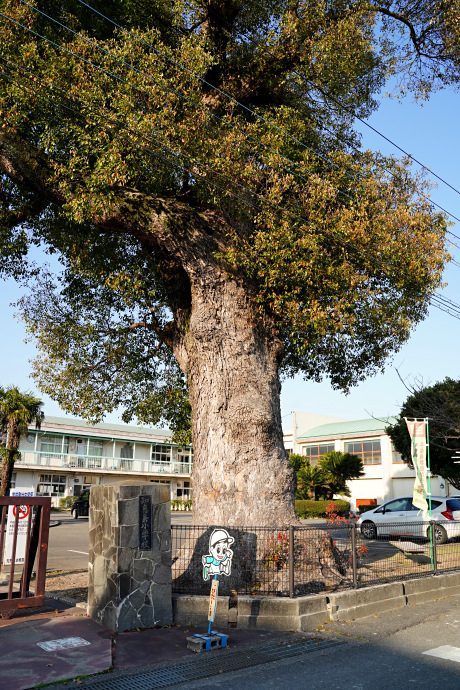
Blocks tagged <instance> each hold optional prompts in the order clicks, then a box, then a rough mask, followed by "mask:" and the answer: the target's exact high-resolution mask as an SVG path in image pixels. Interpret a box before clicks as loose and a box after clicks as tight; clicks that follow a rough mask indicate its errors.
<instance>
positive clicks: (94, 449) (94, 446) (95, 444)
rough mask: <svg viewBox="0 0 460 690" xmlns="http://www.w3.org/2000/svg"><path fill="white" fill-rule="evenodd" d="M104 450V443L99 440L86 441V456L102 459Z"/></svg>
mask: <svg viewBox="0 0 460 690" xmlns="http://www.w3.org/2000/svg"><path fill="white" fill-rule="evenodd" d="M103 450H104V441H100V440H99V439H95V438H90V439H88V455H89V456H90V457H92V458H102V455H103Z"/></svg>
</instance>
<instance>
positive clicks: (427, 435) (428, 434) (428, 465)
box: [425, 417, 434, 570]
mask: <svg viewBox="0 0 460 690" xmlns="http://www.w3.org/2000/svg"><path fill="white" fill-rule="evenodd" d="M428 421H429V420H428V417H427V418H426V420H425V422H426V469H427V474H428V514H429V516H430V555H431V570H434V544H433V539H434V528H433V525H432V524H431V466H430V432H429V430H428Z"/></svg>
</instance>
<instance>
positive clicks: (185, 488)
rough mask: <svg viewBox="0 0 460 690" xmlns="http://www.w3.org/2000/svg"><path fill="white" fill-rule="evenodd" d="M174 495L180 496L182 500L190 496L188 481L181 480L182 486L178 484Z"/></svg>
mask: <svg viewBox="0 0 460 690" xmlns="http://www.w3.org/2000/svg"><path fill="white" fill-rule="evenodd" d="M176 496H177V498H182V499H183V500H186V499H188V498H191V488H190V482H182V486H179V484H178V488H177V491H176Z"/></svg>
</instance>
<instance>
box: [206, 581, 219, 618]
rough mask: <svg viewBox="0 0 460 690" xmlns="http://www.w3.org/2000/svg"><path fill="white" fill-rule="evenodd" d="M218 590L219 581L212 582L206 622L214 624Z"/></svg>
mask: <svg viewBox="0 0 460 690" xmlns="http://www.w3.org/2000/svg"><path fill="white" fill-rule="evenodd" d="M218 590H219V580H213V581H212V584H211V596H210V597H209V611H208V621H211V622H212V623H214V618H215V617H216V608H217V592H218Z"/></svg>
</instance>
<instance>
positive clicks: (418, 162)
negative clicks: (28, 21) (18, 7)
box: [21, 0, 460, 240]
mask: <svg viewBox="0 0 460 690" xmlns="http://www.w3.org/2000/svg"><path fill="white" fill-rule="evenodd" d="M21 2H23V3H24V4H28V3H27V2H25V0H21ZM78 2H79V3H80V4H81V5H84V6H85V7H87V8H88V9H89V10H91V11H92V12H94V13H95V14H98V15H99V16H100V17H102V18H103V19H104V20H105V21H107V22H109V23H110V24H112V26H115V27H116V28H117V29H120V30H121V31H123V32H124V33H125V34H127V35H129V36H131V37H132V38H134V39H135V40H136V41H138V42H139V43H142V44H143V45H145V46H147V47H148V48H150V49H151V50H153V51H154V52H155V53H156V54H157V55H159V56H161V57H162V58H164V59H165V60H167V61H168V62H170V63H171V64H173V65H175V66H176V67H179V68H180V69H182V70H184V71H185V72H187V73H188V74H190V75H191V76H193V77H195V78H196V79H199V80H200V81H201V82H202V83H203V84H206V86H209V87H210V88H212V89H213V90H215V91H216V92H217V93H219V94H221V95H222V96H224V97H225V98H228V99H229V100H231V101H232V102H233V103H235V104H237V105H238V106H240V107H241V108H244V109H245V110H246V111H248V112H250V113H252V114H253V115H255V116H256V117H257V118H260V119H262V120H263V121H264V122H266V123H267V124H270V125H271V126H273V127H276V128H277V129H278V130H279V131H281V132H283V134H285V135H286V136H288V137H289V138H290V139H292V140H293V141H295V142H297V143H299V144H300V145H301V146H304V147H306V148H307V149H308V150H309V151H313V152H314V153H315V154H316V155H319V156H320V157H322V156H321V154H319V153H318V152H317V151H315V150H314V149H311V148H309V147H308V146H306V144H304V143H303V142H301V141H299V140H298V139H297V138H296V137H292V136H291V135H290V134H289V133H288V132H286V131H285V130H284V129H282V128H281V127H279V126H278V125H275V124H274V123H271V122H270V121H269V120H267V119H266V118H264V117H263V116H261V115H259V114H258V113H255V112H254V111H253V110H252V109H251V108H249V107H248V106H246V105H244V104H243V103H240V102H239V101H238V100H236V99H235V98H233V96H231V95H230V94H228V93H226V92H225V91H223V90H222V89H219V88H218V87H217V86H215V85H214V84H211V83H210V82H208V81H207V80H206V79H204V78H203V77H201V76H200V75H198V74H195V73H194V72H193V71H192V70H190V69H189V68H188V67H186V66H185V65H182V64H181V63H180V62H178V61H177V60H174V59H173V58H171V57H170V56H169V55H166V54H165V53H163V52H162V51H160V50H158V48H156V47H155V46H154V45H152V44H151V43H149V42H148V41H145V40H144V39H142V38H140V37H139V36H137V35H136V34H134V33H133V32H132V31H129V30H128V29H126V28H124V27H123V26H121V25H120V24H118V23H117V22H115V21H113V19H110V17H107V15H105V14H103V13H102V12H100V11H99V10H97V9H95V8H94V7H92V6H91V5H89V4H88V3H87V2H84V0H78ZM29 6H30V5H29ZM266 52H268V54H269V55H271V53H270V51H266ZM293 74H296V75H297V76H302V75H299V74H298V72H295V71H293ZM305 79H306V81H308V83H310V84H312V85H313V86H314V87H315V89H316V90H317V91H319V92H320V93H321V95H322V96H323V97H324V98H328V99H329V100H331V101H332V102H335V103H336V104H337V105H338V106H339V107H341V108H342V109H343V110H345V111H346V112H348V113H349V114H351V115H352V116H353V117H354V118H356V119H357V120H359V121H360V122H362V124H364V125H366V127H368V128H369V129H371V130H372V131H374V132H375V133H376V134H378V135H379V136H381V137H382V138H383V139H385V140H386V141H387V142H389V143H390V144H392V145H393V146H394V147H395V148H397V149H398V150H399V151H401V153H404V155H406V156H408V157H409V158H411V159H412V160H413V161H414V162H415V163H417V164H418V165H420V166H421V167H422V168H423V169H424V170H427V171H428V172H429V173H430V174H432V175H433V176H434V177H436V178H437V179H438V180H440V181H441V182H442V183H443V184H445V185H447V186H448V187H450V188H451V189H452V190H453V191H454V192H456V193H457V194H460V191H459V190H458V189H456V187H454V186H453V185H451V184H450V183H449V182H447V181H446V180H444V179H443V178H442V177H441V176H439V175H437V174H436V173H435V172H433V171H432V170H431V168H429V167H427V166H426V165H424V164H423V163H421V162H420V161H419V160H417V159H416V158H415V157H414V156H412V155H411V154H410V153H408V152H407V151H405V150H404V149H403V148H402V147H400V146H399V145H398V144H396V143H395V142H393V141H392V140H391V139H389V138H388V137H387V136H385V135H384V134H382V132H379V130H377V129H376V128H375V127H373V126H372V125H370V124H369V123H368V122H366V121H365V120H363V119H362V118H360V117H359V116H357V115H355V114H354V113H353V112H352V111H351V110H350V109H349V108H347V107H346V106H345V105H343V104H341V103H340V101H338V100H337V99H335V98H334V97H333V96H331V95H330V94H325V93H324V91H323V89H322V87H320V86H318V85H317V84H315V82H314V81H313V80H311V79H308V78H307V77H305ZM325 129H326V130H327V128H325ZM327 131H329V133H330V130H327ZM334 136H336V135H335V134H334ZM352 148H353V149H354V150H355V151H358V152H359V149H358V148H357V147H356V146H352ZM323 160H324V158H323ZM389 172H390V174H392V173H391V171H389ZM421 196H422V198H424V199H426V200H427V201H429V203H431V204H433V205H434V206H436V208H439V210H440V211H443V213H446V214H447V215H448V216H450V217H451V218H453V219H454V220H456V221H457V222H459V223H460V218H458V217H457V216H455V215H454V214H453V213H451V212H450V211H448V210H447V209H446V208H444V207H443V206H441V205H440V204H438V203H437V202H435V201H433V200H432V199H428V197H426V196H424V195H421ZM447 232H448V233H449V234H450V235H452V236H453V237H455V238H456V239H458V240H460V235H456V234H455V233H454V232H452V231H451V230H448V231H447Z"/></svg>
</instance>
